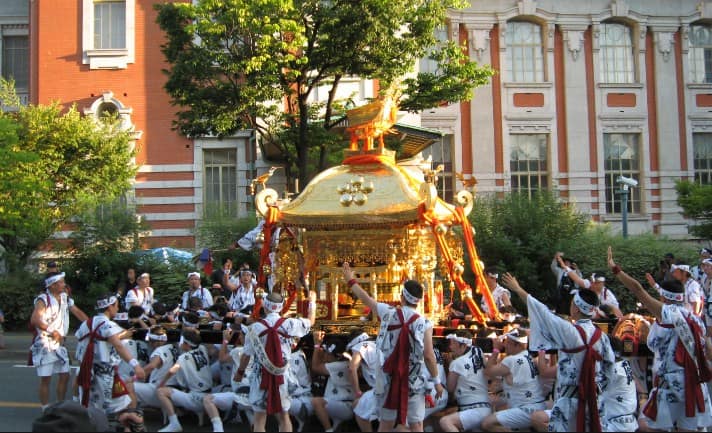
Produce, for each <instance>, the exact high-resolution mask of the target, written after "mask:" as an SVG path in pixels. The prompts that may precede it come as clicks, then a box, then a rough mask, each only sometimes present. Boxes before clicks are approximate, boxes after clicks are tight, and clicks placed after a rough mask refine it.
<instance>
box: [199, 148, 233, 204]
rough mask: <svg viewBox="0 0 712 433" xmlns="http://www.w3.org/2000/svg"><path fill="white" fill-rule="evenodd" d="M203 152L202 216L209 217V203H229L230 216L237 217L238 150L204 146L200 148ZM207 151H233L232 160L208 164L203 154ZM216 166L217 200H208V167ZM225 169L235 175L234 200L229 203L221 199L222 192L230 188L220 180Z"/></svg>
mask: <svg viewBox="0 0 712 433" xmlns="http://www.w3.org/2000/svg"><path fill="white" fill-rule="evenodd" d="M202 152H203V158H202V159H203V212H204V217H209V215H208V214H207V213H208V212H210V211H211V210H210V209H209V208H210V206H211V205H213V204H218V205H220V206H223V205H226V204H227V205H230V209H229V211H230V216H234V217H237V216H238V215H239V213H240V179H239V170H238V158H239V150H238V149H237V147H220V148H204V149H202ZM209 152H233V153H234V161H232V163H231V164H209V163H208V162H207V161H206V158H205V155H206V153H209ZM209 167H211V168H218V169H219V171H220V182H219V183H218V184H219V186H220V193H219V194H218V195H219V197H218V200H217V202H214V201H208V193H209V192H208V191H209V186H208V184H207V182H208V168H209ZM226 170H232V171H233V172H234V173H233V174H234V176H235V185H234V193H235V200H234V201H233V202H232V203H230V202H224V201H223V200H222V197H223V192H225V191H226V190H227V189H229V188H230V185H226V184H225V182H223V181H222V176H223V174H224V172H225V171H226Z"/></svg>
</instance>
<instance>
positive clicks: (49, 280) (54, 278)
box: [45, 272, 64, 287]
mask: <svg viewBox="0 0 712 433" xmlns="http://www.w3.org/2000/svg"><path fill="white" fill-rule="evenodd" d="M63 279H64V272H61V273H59V274H57V275H52V276H51V277H49V278H46V279H45V287H49V286H51V285H52V284H54V283H56V282H57V281H59V280H63Z"/></svg>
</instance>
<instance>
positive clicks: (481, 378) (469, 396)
mask: <svg viewBox="0 0 712 433" xmlns="http://www.w3.org/2000/svg"><path fill="white" fill-rule="evenodd" d="M450 371H451V372H453V373H457V375H458V378H457V386H456V387H455V398H456V399H457V405H458V407H459V408H460V410H461V411H463V410H468V409H471V408H474V406H473V405H478V406H480V407H485V406H486V407H489V403H490V402H489V389H488V386H487V383H488V380H487V377H486V376H485V360H484V355H483V354H482V349H480V348H479V347H477V346H472V347H470V348H469V349H468V350H467V352H465V353H464V354H462V355H460V356H458V357H457V358H456V359H454V360H453V361H452V362H450Z"/></svg>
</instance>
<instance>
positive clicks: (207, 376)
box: [156, 328, 213, 432]
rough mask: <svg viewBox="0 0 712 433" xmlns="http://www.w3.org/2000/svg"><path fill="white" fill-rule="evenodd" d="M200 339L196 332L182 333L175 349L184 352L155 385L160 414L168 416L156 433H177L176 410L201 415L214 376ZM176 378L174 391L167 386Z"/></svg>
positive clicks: (181, 427)
mask: <svg viewBox="0 0 712 433" xmlns="http://www.w3.org/2000/svg"><path fill="white" fill-rule="evenodd" d="M202 342H203V340H202V338H201V337H200V332H199V331H198V330H197V329H192V328H188V329H183V331H181V336H180V341H179V342H178V348H179V349H180V350H181V352H183V353H182V354H181V355H180V356H178V360H177V361H176V363H175V364H173V366H172V367H171V368H170V369H169V370H168V373H167V374H166V375H165V376H164V378H163V380H161V382H160V383H159V384H158V391H156V394H157V396H158V401H160V402H161V409H163V413H164V414H166V415H167V416H168V425H166V426H165V427H163V428H162V429H160V430H158V431H159V432H180V431H183V426H182V425H181V424H180V421H178V415H176V409H175V408H176V407H179V408H182V409H185V410H188V411H191V412H194V413H196V414H198V416H199V417H201V421H202V415H203V398H204V397H205V396H206V395H207V393H208V392H210V389H211V388H212V387H213V373H212V371H211V368H210V356H209V355H208V350H207V349H206V348H205V346H203V345H202ZM173 377H176V380H177V388H179V389H176V388H173V387H171V386H168V385H167V384H168V383H169V381H170V380H171V379H172V378H173Z"/></svg>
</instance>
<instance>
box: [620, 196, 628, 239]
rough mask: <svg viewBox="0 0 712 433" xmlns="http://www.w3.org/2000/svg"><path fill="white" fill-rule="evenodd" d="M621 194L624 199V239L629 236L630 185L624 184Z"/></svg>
mask: <svg viewBox="0 0 712 433" xmlns="http://www.w3.org/2000/svg"><path fill="white" fill-rule="evenodd" d="M621 196H622V201H623V204H622V206H623V209H621V211H622V213H623V239H625V238H627V237H628V185H623V188H622V189H621Z"/></svg>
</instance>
